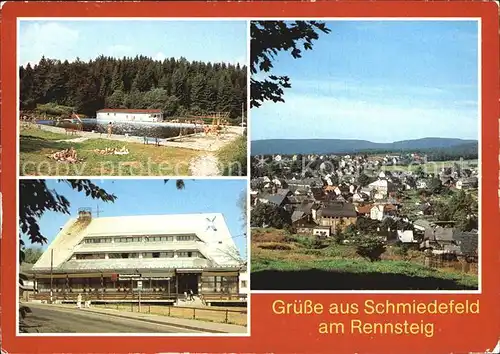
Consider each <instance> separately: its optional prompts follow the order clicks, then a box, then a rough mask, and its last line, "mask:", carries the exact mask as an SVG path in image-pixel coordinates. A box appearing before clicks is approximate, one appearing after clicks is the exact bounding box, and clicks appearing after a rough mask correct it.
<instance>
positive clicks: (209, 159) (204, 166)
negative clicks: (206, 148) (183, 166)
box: [189, 154, 221, 176]
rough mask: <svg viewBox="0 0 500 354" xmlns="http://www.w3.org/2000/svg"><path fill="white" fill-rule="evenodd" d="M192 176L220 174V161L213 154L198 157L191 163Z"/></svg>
mask: <svg viewBox="0 0 500 354" xmlns="http://www.w3.org/2000/svg"><path fill="white" fill-rule="evenodd" d="M189 171H190V172H191V176H220V175H221V171H220V169H219V162H218V161H217V158H216V157H215V156H214V155H213V154H206V155H203V156H200V157H196V158H194V159H192V160H191V162H190V164H189Z"/></svg>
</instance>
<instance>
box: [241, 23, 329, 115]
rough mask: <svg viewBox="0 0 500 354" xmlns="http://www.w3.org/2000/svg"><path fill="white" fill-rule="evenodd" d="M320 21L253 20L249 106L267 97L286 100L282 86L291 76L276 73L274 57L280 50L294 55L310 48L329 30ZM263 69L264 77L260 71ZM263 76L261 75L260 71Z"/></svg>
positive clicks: (257, 104) (256, 104)
mask: <svg viewBox="0 0 500 354" xmlns="http://www.w3.org/2000/svg"><path fill="white" fill-rule="evenodd" d="M330 31H331V30H330V29H329V28H327V27H326V24H325V23H324V22H319V21H290V22H288V21H286V22H285V21H252V22H251V24H250V35H251V44H250V71H251V74H252V78H251V80H250V85H251V88H250V90H251V99H250V107H260V106H261V105H262V104H263V103H264V102H265V101H272V102H284V99H283V97H282V96H283V94H284V91H283V89H286V88H290V87H291V83H290V78H289V77H288V76H286V75H273V74H271V71H272V69H273V60H274V59H275V58H276V55H277V54H278V53H279V52H281V51H285V52H290V54H291V55H292V57H293V58H294V59H298V58H301V57H302V50H311V49H312V48H313V41H315V40H317V39H318V38H319V33H326V34H327V33H330ZM259 73H264V75H265V76H267V77H265V78H262V79H260V78H258V77H257V74H259ZM259 76H260V75H259Z"/></svg>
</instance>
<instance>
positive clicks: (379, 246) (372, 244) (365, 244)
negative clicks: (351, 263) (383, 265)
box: [355, 235, 386, 262]
mask: <svg viewBox="0 0 500 354" xmlns="http://www.w3.org/2000/svg"><path fill="white" fill-rule="evenodd" d="M355 242H356V253H357V254H359V255H360V256H361V257H363V258H368V259H369V260H370V261H371V262H374V261H379V260H380V257H381V256H382V254H383V253H384V252H385V250H386V247H385V243H384V242H383V241H382V240H381V239H380V238H378V237H376V236H372V235H369V236H360V237H357V238H356V241H355Z"/></svg>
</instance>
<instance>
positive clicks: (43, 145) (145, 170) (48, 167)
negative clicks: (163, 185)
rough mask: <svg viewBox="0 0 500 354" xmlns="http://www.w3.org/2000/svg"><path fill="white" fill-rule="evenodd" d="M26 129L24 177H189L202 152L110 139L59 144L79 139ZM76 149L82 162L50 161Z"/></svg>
mask: <svg viewBox="0 0 500 354" xmlns="http://www.w3.org/2000/svg"><path fill="white" fill-rule="evenodd" d="M77 137H78V136H75V135H71V136H69V135H65V134H58V133H53V132H47V131H43V130H40V129H25V130H22V131H21V136H20V175H22V176H41V175H43V176H103V175H104V176H109V175H112V176H186V175H189V162H190V160H191V159H192V158H194V157H196V156H199V155H200V152H197V151H193V150H189V149H182V148H170V147H164V146H160V147H157V146H152V145H143V144H140V143H124V142H120V141H113V140H107V139H89V140H86V141H83V142H58V141H57V140H63V139H73V138H77ZM123 146H125V148H126V149H128V150H129V154H128V155H100V154H98V153H96V152H94V150H96V149H100V150H103V149H105V148H122V147H123ZM70 147H73V148H74V149H75V150H76V151H77V154H78V158H79V159H82V160H83V161H82V162H78V163H74V164H69V163H64V162H57V161H54V160H53V159H50V158H48V157H47V155H49V154H52V153H54V152H57V151H60V150H63V149H67V148H70Z"/></svg>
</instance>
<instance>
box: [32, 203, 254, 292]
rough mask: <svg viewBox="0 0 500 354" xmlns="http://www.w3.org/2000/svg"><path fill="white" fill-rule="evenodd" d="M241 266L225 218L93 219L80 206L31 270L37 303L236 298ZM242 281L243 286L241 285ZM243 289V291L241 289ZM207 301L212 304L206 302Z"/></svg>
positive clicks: (208, 216) (155, 217)
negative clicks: (84, 298) (189, 296)
mask: <svg viewBox="0 0 500 354" xmlns="http://www.w3.org/2000/svg"><path fill="white" fill-rule="evenodd" d="M245 264H246V262H244V260H242V259H241V258H240V256H239V253H238V252H237V248H236V245H235V243H234V240H233V237H232V236H231V234H230V232H229V229H228V227H227V225H226V222H225V220H224V216H223V215H222V214H217V213H215V214H181V215H140V216H120V217H97V218H96V217H93V215H92V214H91V212H90V211H89V210H87V209H81V210H80V211H79V214H78V217H77V218H73V219H71V220H69V221H68V222H67V223H66V225H64V226H63V227H62V228H61V230H60V232H59V234H58V235H57V236H56V238H55V239H54V241H53V242H52V243H51V244H50V245H49V247H48V249H47V250H46V251H45V252H44V254H43V255H42V256H41V257H40V259H39V260H38V261H37V262H36V263H35V265H34V266H33V268H32V272H33V273H34V277H35V288H36V290H37V294H36V295H35V298H36V297H38V298H43V297H44V296H45V297H46V296H47V295H48V294H49V293H50V292H51V290H52V295H53V299H70V298H73V297H75V296H76V295H77V294H78V293H82V294H85V295H86V296H87V297H90V298H94V299H101V300H102V299H116V300H120V299H124V300H127V299H133V298H135V297H136V296H137V294H138V293H139V292H140V293H141V296H142V298H143V299H148V298H149V299H157V300H162V299H163V300H165V301H167V300H172V301H173V300H174V299H177V298H178V297H182V296H185V294H186V293H188V294H189V293H190V292H191V291H192V292H193V293H194V294H195V295H198V296H200V298H202V299H212V300H214V301H215V300H217V299H218V300H220V301H222V300H234V301H240V300H239V299H240V298H241V297H242V294H243V293H244V292H246V289H240V287H241V284H242V279H240V273H243V275H242V277H243V278H244V277H245V276H246V275H245V273H246V265H245ZM245 283H246V281H245ZM242 290H243V291H242ZM207 301H209V300H207Z"/></svg>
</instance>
